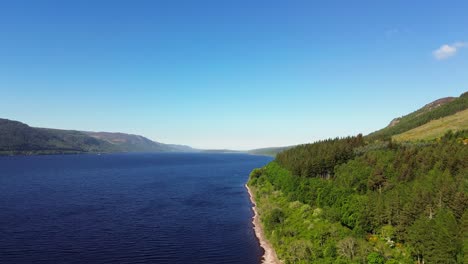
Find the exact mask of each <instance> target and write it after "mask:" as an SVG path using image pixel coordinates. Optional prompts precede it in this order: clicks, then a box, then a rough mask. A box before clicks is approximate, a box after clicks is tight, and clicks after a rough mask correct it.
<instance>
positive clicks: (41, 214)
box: [0, 153, 271, 264]
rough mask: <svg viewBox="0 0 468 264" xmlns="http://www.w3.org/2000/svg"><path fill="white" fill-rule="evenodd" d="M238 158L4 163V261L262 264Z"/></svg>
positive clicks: (244, 161) (255, 160)
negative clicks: (260, 263)
mask: <svg viewBox="0 0 468 264" xmlns="http://www.w3.org/2000/svg"><path fill="white" fill-rule="evenodd" d="M270 160H271V158H269V157H263V156H252V155H241V154H167V153H165V154H112V155H102V156H98V155H70V156H29V157H28V156H18V157H0V168H1V170H0V212H1V213H0V253H1V258H2V261H1V262H3V263H22V262H23V263H32V262H34V263H244V264H249V263H252V264H254V263H255V264H256V263H259V261H260V258H261V255H262V253H263V251H262V249H261V248H260V247H259V245H258V241H257V240H256V238H255V235H254V233H253V230H252V223H251V217H252V211H251V204H250V201H249V198H248V194H247V192H246V190H245V188H244V184H245V182H246V181H247V178H248V175H249V172H250V171H251V170H252V169H253V168H256V167H260V166H263V165H264V164H266V163H267V162H269V161H270Z"/></svg>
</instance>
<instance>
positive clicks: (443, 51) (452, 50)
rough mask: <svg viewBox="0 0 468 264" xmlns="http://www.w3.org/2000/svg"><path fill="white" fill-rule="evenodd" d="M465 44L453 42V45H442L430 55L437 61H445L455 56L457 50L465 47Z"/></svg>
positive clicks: (467, 44) (466, 44)
mask: <svg viewBox="0 0 468 264" xmlns="http://www.w3.org/2000/svg"><path fill="white" fill-rule="evenodd" d="M467 46H468V43H467V42H455V43H453V44H444V45H442V46H440V48H438V49H436V50H434V51H433V52H432V55H434V58H436V59H438V60H445V59H447V58H450V57H452V56H454V55H455V54H457V52H458V50H459V49H461V48H463V47H467Z"/></svg>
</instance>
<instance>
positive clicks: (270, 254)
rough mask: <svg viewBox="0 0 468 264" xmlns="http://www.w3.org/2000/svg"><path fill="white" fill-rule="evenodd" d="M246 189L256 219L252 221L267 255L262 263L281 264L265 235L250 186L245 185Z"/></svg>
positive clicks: (264, 255)
mask: <svg viewBox="0 0 468 264" xmlns="http://www.w3.org/2000/svg"><path fill="white" fill-rule="evenodd" d="M245 188H247V191H248V193H249V197H250V201H251V202H252V210H253V212H254V217H253V220H252V223H253V225H254V231H255V235H256V236H257V238H258V240H259V242H260V246H261V247H262V248H263V250H264V251H265V253H264V254H263V259H262V263H263V264H281V261H280V260H279V259H278V256H277V255H276V252H275V250H274V249H273V247H272V246H271V244H270V243H269V242H268V240H267V239H266V237H265V234H264V233H263V229H262V226H261V223H260V217H259V215H258V212H257V209H256V203H255V198H254V195H253V193H252V191H251V190H250V188H249V186H247V184H246V185H245Z"/></svg>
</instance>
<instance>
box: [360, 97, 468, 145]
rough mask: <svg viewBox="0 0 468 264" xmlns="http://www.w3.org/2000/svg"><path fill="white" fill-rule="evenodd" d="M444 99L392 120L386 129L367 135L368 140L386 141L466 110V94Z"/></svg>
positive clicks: (467, 101) (467, 103)
mask: <svg viewBox="0 0 468 264" xmlns="http://www.w3.org/2000/svg"><path fill="white" fill-rule="evenodd" d="M445 99H446V100H443V99H440V100H437V101H436V102H433V103H431V104H428V105H426V106H425V107H423V108H421V109H419V110H417V111H415V112H413V113H411V114H409V115H406V116H403V117H401V118H398V119H396V120H394V121H393V122H392V124H391V125H389V126H387V127H386V128H384V129H381V130H378V131H376V132H374V133H371V134H369V136H368V138H369V139H370V140H372V141H373V140H377V139H380V140H388V139H390V138H391V137H392V136H394V135H397V134H401V133H404V132H406V131H409V130H411V129H414V128H416V127H419V126H422V125H424V124H426V123H429V122H430V121H432V120H435V119H439V118H442V117H446V116H449V115H453V114H455V113H457V112H459V111H463V110H465V109H467V108H468V92H465V93H463V94H462V95H461V96H460V97H458V98H455V99H451V98H445ZM439 102H440V103H439Z"/></svg>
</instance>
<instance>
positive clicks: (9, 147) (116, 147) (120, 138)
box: [0, 119, 194, 155]
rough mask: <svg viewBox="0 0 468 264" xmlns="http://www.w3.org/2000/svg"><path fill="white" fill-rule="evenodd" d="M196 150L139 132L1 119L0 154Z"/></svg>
mask: <svg viewBox="0 0 468 264" xmlns="http://www.w3.org/2000/svg"><path fill="white" fill-rule="evenodd" d="M161 151H166V152H167V151H194V150H193V149H192V148H190V147H187V146H181V145H171V144H163V143H159V142H154V141H152V140H150V139H147V138H145V137H142V136H138V135H130V134H124V133H107V132H83V131H75V130H61V129H49V128H35V127H30V126H28V125H26V124H24V123H21V122H18V121H13V120H8V119H0V155H15V154H28V155H30V154H59V153H112V152H161Z"/></svg>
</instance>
